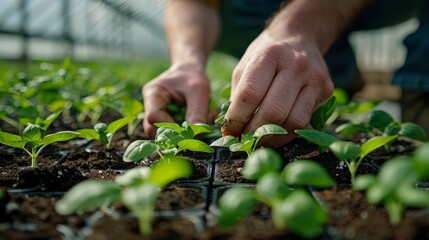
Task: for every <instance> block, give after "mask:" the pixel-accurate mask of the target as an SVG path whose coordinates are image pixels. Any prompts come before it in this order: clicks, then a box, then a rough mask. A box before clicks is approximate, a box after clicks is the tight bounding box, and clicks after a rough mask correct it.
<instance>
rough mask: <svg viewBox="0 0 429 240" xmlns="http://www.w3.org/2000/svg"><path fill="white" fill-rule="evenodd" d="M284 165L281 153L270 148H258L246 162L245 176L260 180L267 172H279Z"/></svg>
mask: <svg viewBox="0 0 429 240" xmlns="http://www.w3.org/2000/svg"><path fill="white" fill-rule="evenodd" d="M281 167H282V159H281V157H280V155H279V154H278V153H277V152H275V151H274V150H273V149H270V148H259V149H256V150H255V151H254V152H253V153H252V154H251V155H250V156H249V157H248V158H247V160H246V161H245V162H244V167H243V176H244V177H245V178H247V179H251V180H258V179H259V178H261V177H262V176H264V175H265V174H267V173H271V172H273V173H276V172H279V171H280V169H281Z"/></svg>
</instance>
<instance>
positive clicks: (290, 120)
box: [260, 86, 318, 147]
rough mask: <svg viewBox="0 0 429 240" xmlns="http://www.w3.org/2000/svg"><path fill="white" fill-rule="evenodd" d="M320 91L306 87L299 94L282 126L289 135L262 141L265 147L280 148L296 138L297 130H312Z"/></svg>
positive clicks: (275, 136)
mask: <svg viewBox="0 0 429 240" xmlns="http://www.w3.org/2000/svg"><path fill="white" fill-rule="evenodd" d="M316 96H318V89H314V88H313V87H308V86H307V87H304V88H303V89H302V90H301V91H300V92H299V94H298V96H297V98H296V101H295V102H294V104H293V106H292V108H291V111H290V113H289V115H288V117H287V118H286V120H285V121H284V122H283V123H282V124H280V125H281V126H282V127H284V128H285V129H286V130H287V131H288V134H287V135H281V136H280V135H274V136H271V137H270V138H269V139H268V138H267V139H261V141H260V142H261V144H262V145H264V146H271V147H280V146H282V145H284V144H286V143H288V142H289V141H291V140H293V139H294V138H296V134H295V133H294V131H295V130H296V129H306V128H310V127H311V126H310V119H311V116H312V114H313V112H314V110H315V108H316V103H317V102H318V97H316Z"/></svg>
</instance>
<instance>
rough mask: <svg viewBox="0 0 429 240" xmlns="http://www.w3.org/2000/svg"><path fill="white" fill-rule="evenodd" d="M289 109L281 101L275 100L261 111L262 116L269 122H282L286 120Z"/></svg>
mask: <svg viewBox="0 0 429 240" xmlns="http://www.w3.org/2000/svg"><path fill="white" fill-rule="evenodd" d="M286 112H287V109H286V108H285V106H284V105H283V104H281V102H275V103H272V104H271V105H270V107H269V108H267V109H266V110H263V112H261V114H262V118H263V119H264V120H265V121H266V122H269V123H275V124H281V123H283V121H284V120H285V114H286Z"/></svg>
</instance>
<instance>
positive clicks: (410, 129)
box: [398, 122, 426, 142]
mask: <svg viewBox="0 0 429 240" xmlns="http://www.w3.org/2000/svg"><path fill="white" fill-rule="evenodd" d="M398 135H399V136H402V137H407V138H410V139H414V140H418V141H422V142H423V141H426V132H425V130H423V128H422V127H421V126H419V125H417V124H415V123H412V122H406V123H402V124H401V130H400V131H399V133H398Z"/></svg>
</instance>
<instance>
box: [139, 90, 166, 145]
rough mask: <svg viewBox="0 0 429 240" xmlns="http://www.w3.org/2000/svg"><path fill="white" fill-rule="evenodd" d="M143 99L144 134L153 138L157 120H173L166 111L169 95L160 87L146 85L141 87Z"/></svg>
mask: <svg viewBox="0 0 429 240" xmlns="http://www.w3.org/2000/svg"><path fill="white" fill-rule="evenodd" d="M143 101H144V108H145V111H144V120H143V128H144V131H145V133H146V135H147V136H148V137H150V138H154V137H155V134H156V127H155V126H154V125H153V124H154V123H157V122H174V120H173V118H172V117H171V116H170V115H169V114H168V112H167V105H168V104H169V103H171V102H172V99H171V95H170V93H169V92H168V91H166V90H164V89H163V88H161V87H152V86H151V85H148V86H147V87H145V88H143Z"/></svg>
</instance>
